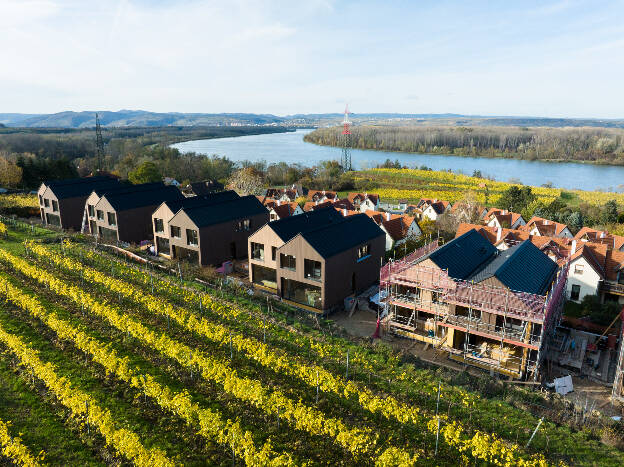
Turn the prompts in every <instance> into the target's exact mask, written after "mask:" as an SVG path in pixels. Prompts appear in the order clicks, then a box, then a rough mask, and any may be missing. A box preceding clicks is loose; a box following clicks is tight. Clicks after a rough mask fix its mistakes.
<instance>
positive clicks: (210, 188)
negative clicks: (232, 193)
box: [191, 180, 223, 196]
mask: <svg viewBox="0 0 624 467" xmlns="http://www.w3.org/2000/svg"><path fill="white" fill-rule="evenodd" d="M191 190H193V193H195V194H196V195H197V196H201V195H206V194H208V193H214V192H216V191H221V190H223V184H222V183H219V182H217V181H215V180H204V181H203V182H194V183H191Z"/></svg>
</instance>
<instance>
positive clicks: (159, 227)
mask: <svg viewBox="0 0 624 467" xmlns="http://www.w3.org/2000/svg"><path fill="white" fill-rule="evenodd" d="M154 230H155V231H156V232H164V231H165V224H164V223H163V220H162V219H154Z"/></svg>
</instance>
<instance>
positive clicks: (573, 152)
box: [305, 126, 624, 165]
mask: <svg viewBox="0 0 624 467" xmlns="http://www.w3.org/2000/svg"><path fill="white" fill-rule="evenodd" d="M341 131H342V128H341V127H332V128H321V129H318V130H315V131H313V132H312V133H309V134H307V135H306V136H305V141H308V142H311V143H316V144H322V145H329V146H339V145H341V144H342V134H341ZM351 131H352V137H351V141H352V147H354V148H359V149H378V150H383V151H400V152H414V153H430V154H454V155H460V156H480V157H508V158H517V159H529V160H536V159H540V160H558V161H584V162H593V163H600V164H613V165H624V130H622V129H611V128H526V127H444V126H428V127H418V126H409V127H406V126H400V127H399V126H355V127H353V128H352V130H351Z"/></svg>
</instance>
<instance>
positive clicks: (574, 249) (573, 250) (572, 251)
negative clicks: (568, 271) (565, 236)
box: [570, 239, 576, 256]
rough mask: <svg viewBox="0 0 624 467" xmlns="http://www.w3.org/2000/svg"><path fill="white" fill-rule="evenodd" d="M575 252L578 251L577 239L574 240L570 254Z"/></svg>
mask: <svg viewBox="0 0 624 467" xmlns="http://www.w3.org/2000/svg"><path fill="white" fill-rule="evenodd" d="M574 253H576V239H574V240H572V247H571V250H570V256H572V255H573V254H574Z"/></svg>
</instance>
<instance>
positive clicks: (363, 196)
mask: <svg viewBox="0 0 624 467" xmlns="http://www.w3.org/2000/svg"><path fill="white" fill-rule="evenodd" d="M367 198H368V199H370V200H371V201H372V203H373V204H374V205H377V202H378V201H379V195H378V194H376V193H349V194H348V195H347V199H348V200H349V201H350V202H351V203H353V204H355V200H356V199H359V200H360V202H362V201H364V200H366V199H367Z"/></svg>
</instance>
